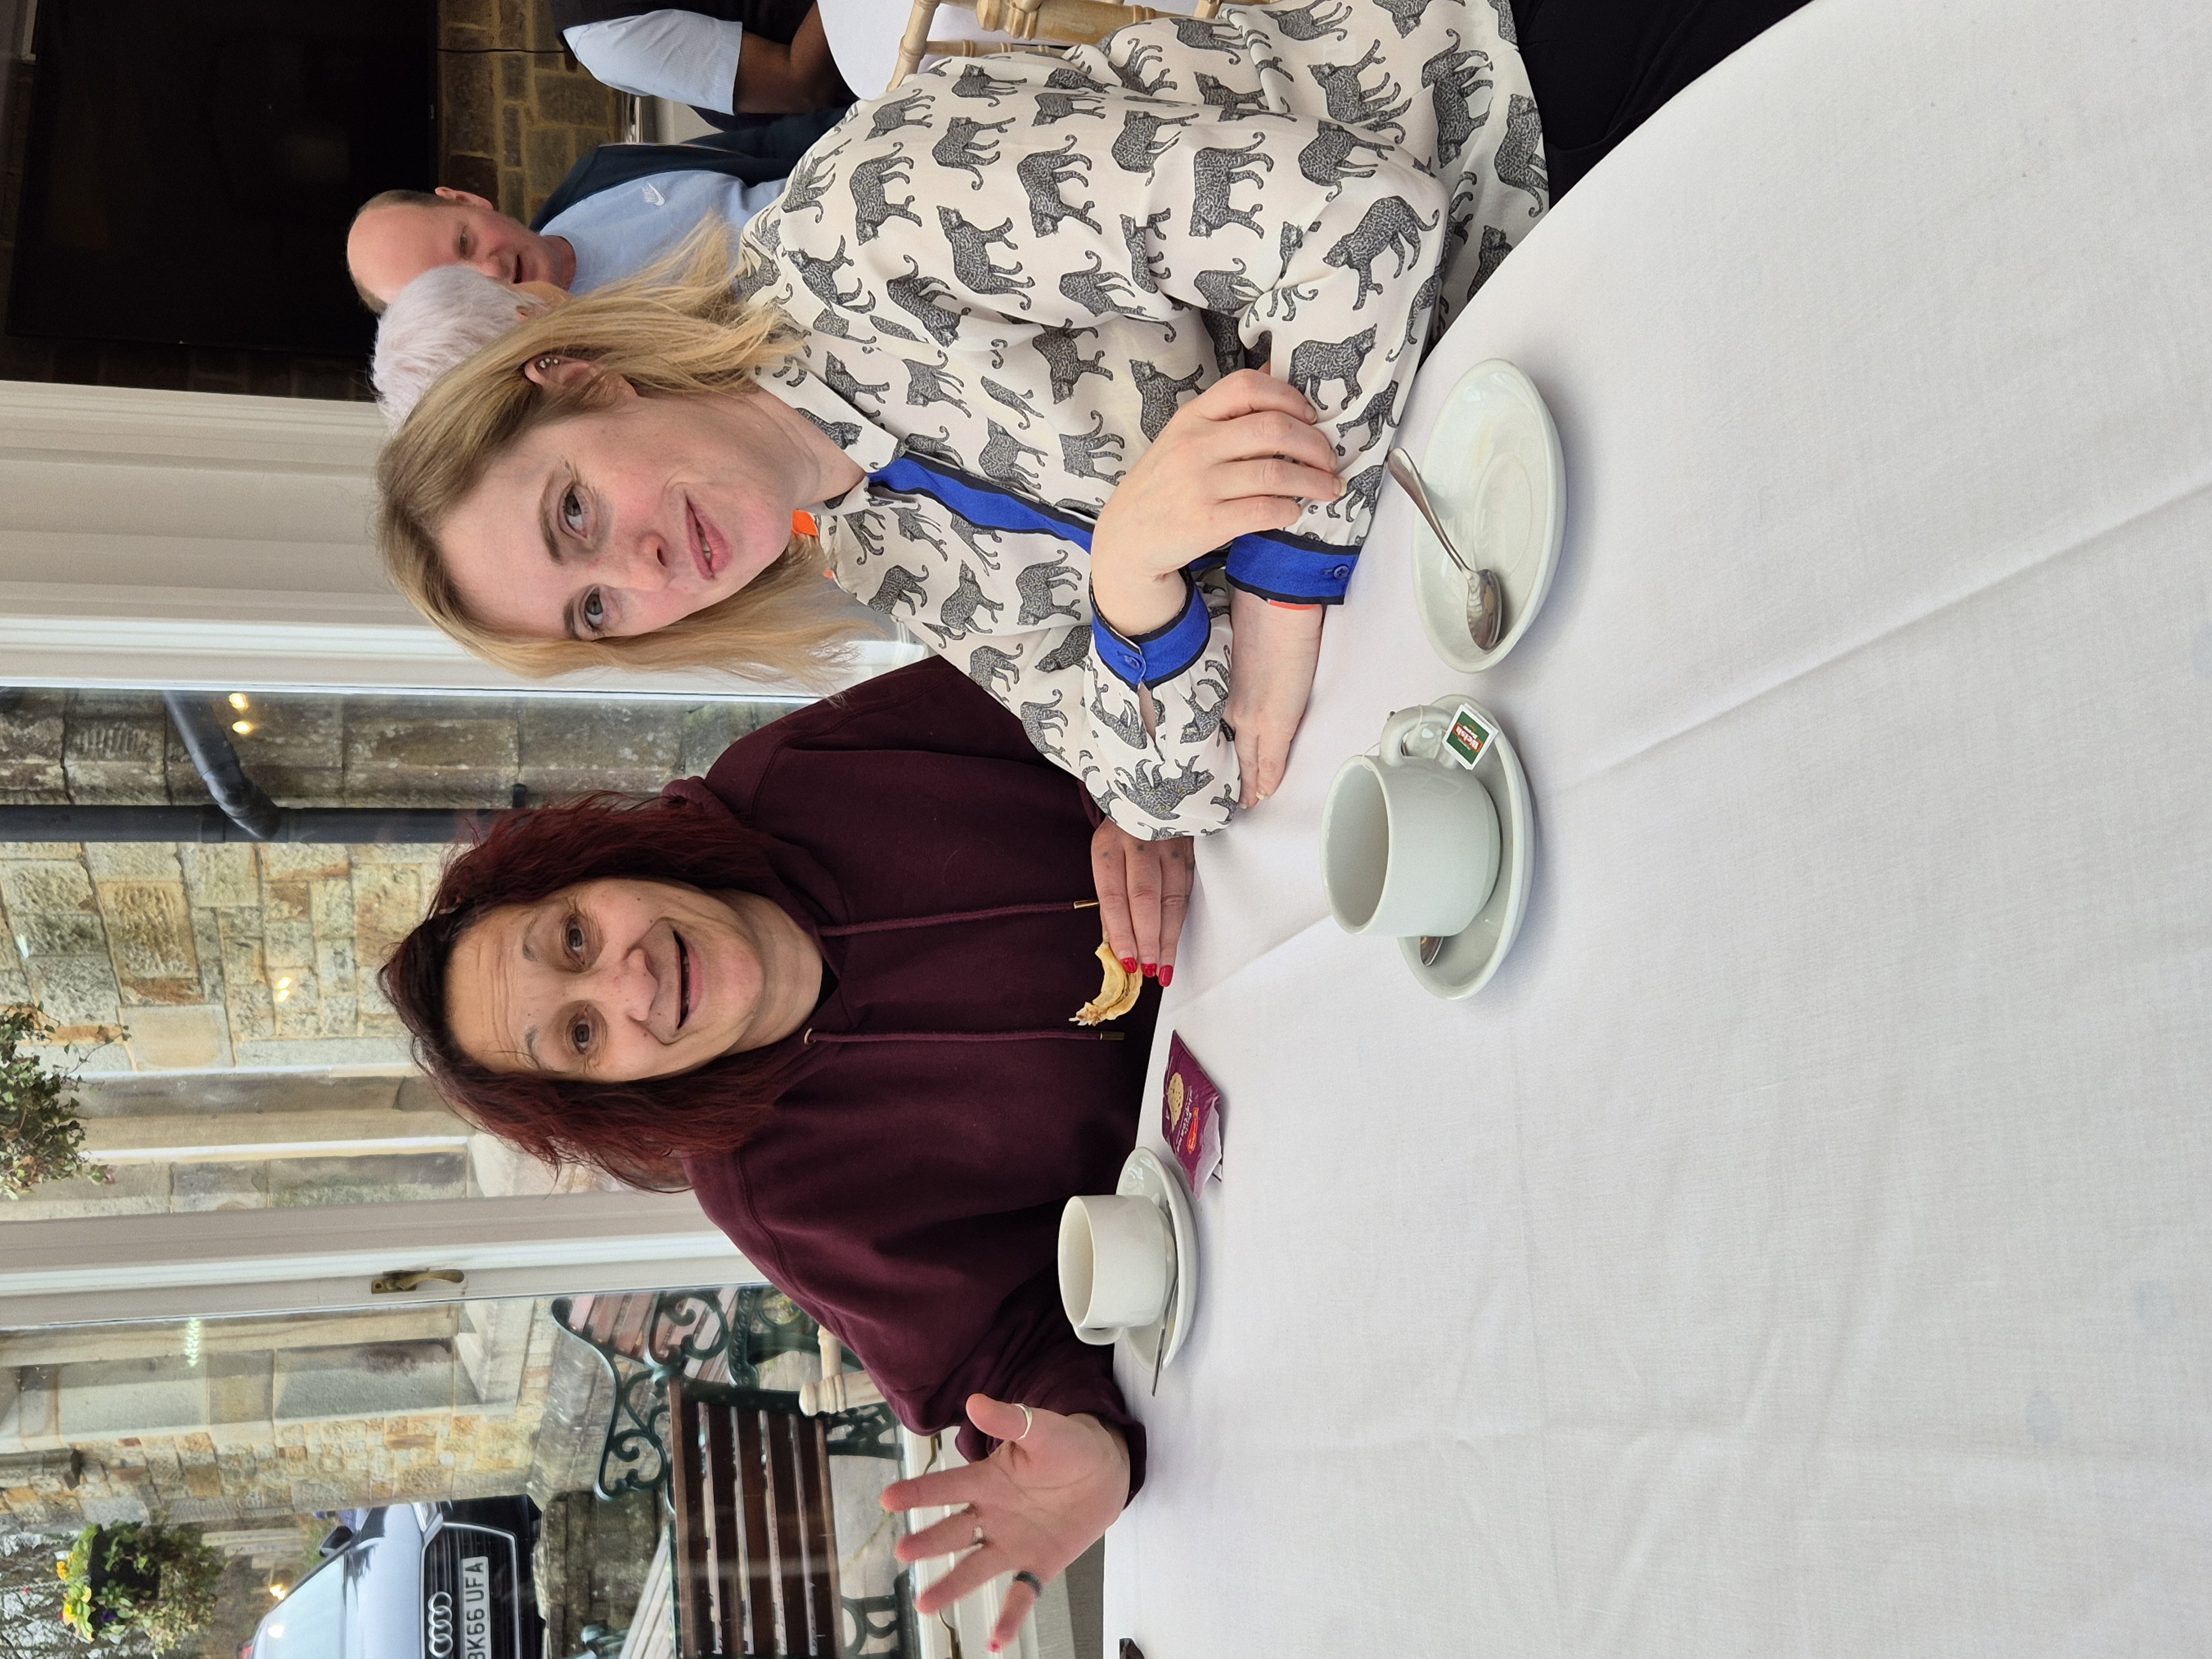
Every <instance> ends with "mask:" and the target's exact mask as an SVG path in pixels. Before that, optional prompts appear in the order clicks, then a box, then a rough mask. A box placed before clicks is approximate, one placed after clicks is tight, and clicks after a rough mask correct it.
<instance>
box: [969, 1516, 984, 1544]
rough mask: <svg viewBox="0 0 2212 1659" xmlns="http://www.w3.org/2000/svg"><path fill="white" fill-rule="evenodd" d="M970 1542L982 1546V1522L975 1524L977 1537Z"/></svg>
mask: <svg viewBox="0 0 2212 1659" xmlns="http://www.w3.org/2000/svg"><path fill="white" fill-rule="evenodd" d="M982 1541H983V1523H982V1522H981V1521H978V1522H976V1523H975V1537H974V1538H973V1539H971V1540H970V1542H971V1543H976V1544H980V1543H981V1542H982Z"/></svg>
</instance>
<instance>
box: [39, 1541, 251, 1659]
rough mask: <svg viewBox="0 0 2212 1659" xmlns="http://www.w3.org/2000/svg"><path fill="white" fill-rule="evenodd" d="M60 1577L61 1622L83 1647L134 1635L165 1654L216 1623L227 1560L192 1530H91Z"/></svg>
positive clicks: (64, 1567)
mask: <svg viewBox="0 0 2212 1659" xmlns="http://www.w3.org/2000/svg"><path fill="white" fill-rule="evenodd" d="M61 1571H62V1577H64V1579H65V1580H66V1581H67V1582H68V1585H69V1588H68V1589H67V1590H66V1591H65V1592H64V1598H63V1602H62V1622H63V1623H64V1624H65V1625H67V1626H69V1627H70V1629H71V1630H73V1631H75V1632H76V1634H77V1636H78V1638H79V1639H80V1640H82V1641H86V1642H90V1641H93V1640H94V1639H95V1638H98V1637H100V1636H103V1635H106V1634H108V1633H110V1632H116V1631H130V1630H135V1631H140V1632H144V1634H145V1636H146V1638H147V1640H148V1642H149V1643H150V1644H151V1645H152V1647H153V1649H154V1651H155V1652H156V1653H167V1651H168V1650H170V1649H171V1648H173V1647H175V1646H176V1645H177V1644H179V1642H181V1641H183V1640H184V1639H185V1638H186V1637H188V1636H190V1635H191V1634H192V1633H193V1632H195V1631H197V1630H199V1629H200V1628H201V1627H202V1626H204V1625H206V1624H207V1622H208V1621H209V1620H210V1619H211V1618H213V1617H214V1616H215V1591H216V1581H217V1580H219V1579H220V1578H221V1577H222V1557H221V1556H219V1555H217V1554H216V1553H215V1552H214V1551H213V1550H211V1549H210V1548H209V1547H207V1545H206V1544H205V1543H204V1541H202V1540H201V1538H200V1535H199V1534H198V1533H197V1532H196V1531H194V1530H192V1529H191V1528H185V1527H165V1526H162V1525H160V1524H158V1523H156V1522H125V1524H123V1525H121V1526H111V1527H87V1528H85V1529H84V1530H83V1531H82V1532H81V1533H79V1534H77V1538H76V1546H75V1547H73V1548H72V1549H71V1550H70V1554H69V1559H67V1560H66V1561H65V1562H64V1563H63V1564H62V1570H61Z"/></svg>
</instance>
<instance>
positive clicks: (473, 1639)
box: [460, 1555, 491, 1659]
mask: <svg viewBox="0 0 2212 1659" xmlns="http://www.w3.org/2000/svg"><path fill="white" fill-rule="evenodd" d="M460 1659H491V1558H490V1557H489V1556H488V1555H465V1556H463V1557H462V1558H461V1655H460Z"/></svg>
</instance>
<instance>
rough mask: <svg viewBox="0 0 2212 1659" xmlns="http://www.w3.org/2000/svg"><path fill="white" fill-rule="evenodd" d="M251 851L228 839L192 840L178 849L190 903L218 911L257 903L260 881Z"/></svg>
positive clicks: (259, 893)
mask: <svg viewBox="0 0 2212 1659" xmlns="http://www.w3.org/2000/svg"><path fill="white" fill-rule="evenodd" d="M253 850H254V849H253V848H251V847H248V846H245V845H243V844H234V843H229V842H216V843H211V844H207V845H201V844H197V843H194V844H188V845H186V846H184V847H181V848H179V849H178V854H179V861H180V862H181V863H182V864H183V866H184V869H185V891H186V892H187V893H188V894H190V895H191V901H192V902H193V903H194V904H195V905H204V906H208V907H210V908H215V909H218V910H230V909H236V908H240V907H242V906H245V905H250V904H258V903H260V902H261V882H260V878H259V877H258V873H257V872H256V871H255V869H254V867H253ZM263 850H264V851H273V850H275V849H274V848H264V849H263Z"/></svg>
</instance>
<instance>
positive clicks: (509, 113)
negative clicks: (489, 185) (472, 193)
mask: <svg viewBox="0 0 2212 1659" xmlns="http://www.w3.org/2000/svg"><path fill="white" fill-rule="evenodd" d="M518 73H519V74H522V75H526V74H527V71H518ZM499 164H500V166H501V167H520V166H521V165H522V112H521V111H520V109H518V108H517V107H516V106H514V105H513V104H508V105H507V106H505V107H504V108H502V109H501V111H500V112H499ZM496 183H497V180H496V179H495V180H494V184H495V186H496ZM483 193H484V194H485V195H486V196H487V197H492V198H494V199H496V197H497V194H498V191H497V190H496V187H495V188H494V189H493V190H490V191H485V192H483Z"/></svg>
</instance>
